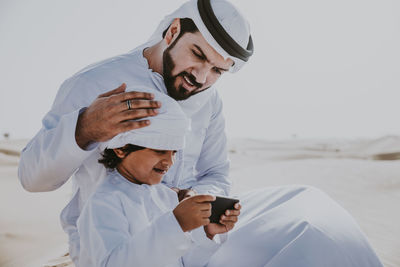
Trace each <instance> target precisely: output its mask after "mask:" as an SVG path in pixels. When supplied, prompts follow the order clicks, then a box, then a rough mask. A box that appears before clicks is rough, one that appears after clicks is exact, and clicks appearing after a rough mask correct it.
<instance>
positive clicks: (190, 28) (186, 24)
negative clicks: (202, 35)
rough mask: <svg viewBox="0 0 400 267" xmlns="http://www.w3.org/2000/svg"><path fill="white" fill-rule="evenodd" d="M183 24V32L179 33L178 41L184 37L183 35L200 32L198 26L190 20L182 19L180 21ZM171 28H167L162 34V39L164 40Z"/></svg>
mask: <svg viewBox="0 0 400 267" xmlns="http://www.w3.org/2000/svg"><path fill="white" fill-rule="evenodd" d="M179 20H180V22H181V31H180V32H179V35H178V38H177V39H176V40H178V39H179V38H181V37H182V35H183V34H185V33H187V32H190V33H195V32H198V31H199V29H198V28H197V26H196V24H194V22H193V20H192V19H189V18H181V19H179ZM168 29H169V27H168V28H166V29H165V30H164V32H163V34H162V37H163V38H164V37H165V35H166V34H167V31H168Z"/></svg>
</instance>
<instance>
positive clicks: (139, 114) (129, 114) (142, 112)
mask: <svg viewBox="0 0 400 267" xmlns="http://www.w3.org/2000/svg"><path fill="white" fill-rule="evenodd" d="M157 114H158V111H157V110H154V109H133V110H126V111H124V112H122V113H120V114H118V115H117V116H118V117H117V118H118V119H119V121H127V120H137V119H143V118H146V117H152V116H156V115H157Z"/></svg>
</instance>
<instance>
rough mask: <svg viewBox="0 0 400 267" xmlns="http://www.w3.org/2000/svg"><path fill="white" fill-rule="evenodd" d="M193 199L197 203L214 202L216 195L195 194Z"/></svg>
mask: <svg viewBox="0 0 400 267" xmlns="http://www.w3.org/2000/svg"><path fill="white" fill-rule="evenodd" d="M192 199H193V200H194V201H195V202H197V203H203V202H212V201H214V200H215V196H212V195H195V196H193V197H192Z"/></svg>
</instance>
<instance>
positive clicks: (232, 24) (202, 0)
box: [149, 0, 253, 72]
mask: <svg viewBox="0 0 400 267" xmlns="http://www.w3.org/2000/svg"><path fill="white" fill-rule="evenodd" d="M207 3H208V5H209V6H208V7H210V8H209V9H207V8H206V7H207ZM199 4H200V5H199ZM203 6H204V7H203ZM202 7H203V8H202ZM210 9H212V10H210ZM201 10H203V12H202V14H201V13H200V11H201ZM210 13H213V14H214V15H215V18H216V19H217V20H218V21H215V20H214V21H213V20H208V19H206V18H207V17H208V16H211V15H210ZM175 18H190V19H192V20H193V22H194V23H195V24H196V26H197V28H198V29H199V31H200V33H201V34H202V35H203V37H204V38H205V39H206V41H207V42H208V43H209V44H210V45H211V46H212V47H213V48H214V49H215V50H216V51H217V52H218V53H219V54H220V55H222V56H223V57H224V58H225V59H226V58H231V59H232V60H233V61H234V62H235V64H234V65H233V66H232V67H231V69H230V72H236V71H238V70H239V69H240V68H241V67H243V65H244V63H245V62H246V61H247V60H248V58H249V57H250V56H251V54H252V51H253V46H252V41H250V40H251V36H250V26H249V23H248V22H247V20H246V19H245V18H244V16H243V15H242V14H241V13H240V12H239V10H237V8H236V7H235V6H233V5H232V4H231V3H229V2H227V1H225V0H211V1H210V0H190V1H188V2H186V3H185V4H183V5H182V6H181V7H179V8H178V9H177V10H175V11H174V12H172V13H171V14H169V15H167V16H166V17H165V18H164V19H163V20H162V21H161V22H160V24H159V25H158V27H157V29H156V31H155V32H154V33H153V35H152V36H151V37H150V40H149V42H150V43H151V44H155V43H157V42H159V41H161V40H162V33H163V32H164V30H166V29H167V28H168V27H169V26H170V24H171V23H172V21H173V20H174V19H175ZM218 22H219V23H218ZM216 24H220V25H221V26H222V27H223V30H225V32H226V33H222V35H224V34H225V37H224V36H223V37H221V38H222V39H226V38H228V39H229V37H230V38H231V39H233V40H234V41H233V42H236V45H235V46H236V47H237V45H238V46H240V47H237V49H239V50H241V49H242V50H248V54H247V55H248V57H247V59H245V60H243V59H241V58H240V56H238V57H236V56H232V55H231V54H232V52H231V53H229V52H227V50H229V49H227V48H226V46H224V45H222V46H224V47H225V48H223V47H222V46H221V41H219V40H216V38H214V36H215V37H219V36H218V35H221V34H219V32H218V31H216V32H217V33H215V31H212V30H211V32H210V30H209V29H210V27H211V28H214V27H215V25H216ZM206 25H208V26H206ZM223 30H222V31H223ZM220 31H221V30H220ZM226 34H227V35H229V36H226ZM216 35H217V36H216ZM218 39H219V38H218ZM231 39H229V40H230V41H225V44H226V42H228V44H227V46H228V48H229V43H232V40H231ZM250 42H251V47H249V46H250ZM244 53H245V54H246V52H244Z"/></svg>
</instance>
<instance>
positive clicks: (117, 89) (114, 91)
mask: <svg viewBox="0 0 400 267" xmlns="http://www.w3.org/2000/svg"><path fill="white" fill-rule="evenodd" d="M125 90H126V84H125V83H123V84H121V85H120V86H119V87H118V88H115V89H114V90H111V91H108V92H105V93H104V94H101V95H99V97H107V96H111V95H116V94H120V93H122V92H125Z"/></svg>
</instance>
